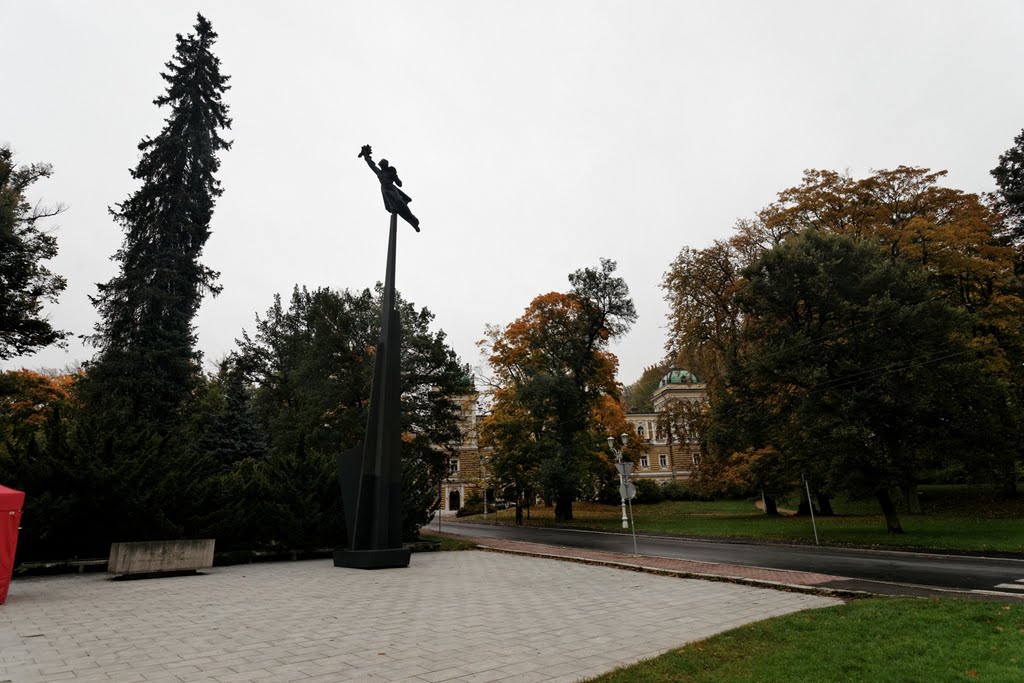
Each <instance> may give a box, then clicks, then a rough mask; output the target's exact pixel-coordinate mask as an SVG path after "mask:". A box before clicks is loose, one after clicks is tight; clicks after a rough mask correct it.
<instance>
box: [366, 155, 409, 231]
mask: <svg viewBox="0 0 1024 683" xmlns="http://www.w3.org/2000/svg"><path fill="white" fill-rule="evenodd" d="M359 156H360V157H362V158H363V159H365V160H366V165H367V166H369V167H370V170H371V171H373V172H374V174H376V176H377V180H379V181H380V193H381V196H383V197H384V208H385V209H387V210H388V213H395V214H398V215H399V216H401V217H402V218H403V219H404V220H405V222H406V223H408V224H409V225H411V226H412V227H413V229H414V230H415V231H416V232H419V231H420V220H419V219H418V218H416V216H414V215H412V212H411V211H409V202H411V201H412V197H410V196H409V195H407V194H406V193H404V192H402V190H400V189H399V188H400V187H401V186H402V181H401V180H399V178H398V169H396V168H395V167H394V166H391V165H390V164H388V160H387V159H381V160H380V166H378V165H377V164H375V163H373V148H372V147H370V145H363V148H362V149H361V150H360V152H359Z"/></svg>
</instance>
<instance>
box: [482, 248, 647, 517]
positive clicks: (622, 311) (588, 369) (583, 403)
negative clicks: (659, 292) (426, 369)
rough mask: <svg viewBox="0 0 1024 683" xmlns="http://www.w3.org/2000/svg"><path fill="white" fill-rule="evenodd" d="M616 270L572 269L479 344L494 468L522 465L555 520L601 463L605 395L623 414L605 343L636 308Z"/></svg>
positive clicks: (566, 512) (605, 265) (568, 512)
mask: <svg viewBox="0 0 1024 683" xmlns="http://www.w3.org/2000/svg"><path fill="white" fill-rule="evenodd" d="M615 267H616V264H615V262H614V261H611V260H608V259H601V263H600V267H599V268H583V269H581V270H577V271H576V272H574V273H572V274H571V275H570V276H569V282H570V284H571V285H572V289H571V290H570V291H569V292H568V293H560V292H550V293H548V294H542V295H541V296H538V297H537V298H535V299H534V300H533V301H532V302H531V303H530V306H529V307H528V308H527V309H526V311H525V312H524V313H523V315H521V316H520V317H519V318H517V319H516V320H514V321H513V322H511V323H510V324H509V325H508V326H506V327H504V328H491V329H489V330H488V339H487V340H486V341H485V344H486V345H487V347H488V349H489V351H490V358H489V361H490V364H491V368H492V369H493V373H494V380H495V384H496V386H495V390H494V403H493V411H492V414H491V416H490V417H488V419H487V420H486V421H485V424H484V427H483V437H484V439H485V440H486V441H487V442H488V443H490V444H491V445H493V446H494V448H495V460H496V461H498V462H496V468H497V469H505V470H515V469H516V467H515V466H514V463H518V464H519V465H522V467H519V468H518V469H519V470H521V471H522V473H523V474H522V476H523V477H524V481H525V478H526V477H532V478H533V480H534V481H536V482H537V485H538V486H539V487H540V492H541V493H542V495H544V496H545V497H546V498H548V499H550V500H553V501H554V502H555V518H556V519H558V520H560V521H567V520H571V519H572V503H573V501H574V500H575V499H576V498H577V497H579V495H580V494H581V492H582V491H583V490H584V488H585V486H586V484H587V482H588V481H593V480H594V477H595V476H597V475H598V473H600V472H601V471H602V470H605V469H607V458H606V457H605V456H604V455H603V453H604V450H605V448H604V446H603V444H604V440H605V439H606V437H607V436H608V433H609V428H610V427H611V425H602V424H600V423H599V420H600V419H602V418H601V415H603V414H605V413H606V412H607V411H608V410H609V405H608V404H607V402H606V401H607V399H608V398H611V399H613V402H614V403H615V404H616V405H618V406H619V409H620V411H621V405H622V404H621V401H620V390H619V386H618V384H617V382H616V380H615V373H616V370H617V368H618V359H617V358H616V357H615V355H614V354H613V353H611V352H610V351H608V345H609V344H610V343H611V342H612V341H613V340H615V339H617V338H619V337H621V336H622V335H624V334H625V333H626V332H627V331H628V330H629V328H630V327H631V326H632V324H633V322H634V321H635V320H636V309H635V308H634V306H633V300H632V299H631V298H630V296H629V287H628V286H627V285H626V282H625V281H624V280H623V279H622V278H620V277H617V276H616V275H615V274H614V273H615ZM612 412H614V411H612ZM604 419H609V418H604ZM615 428H620V427H619V425H617V424H616V425H615ZM502 461H504V462H502ZM506 465H508V467H506Z"/></svg>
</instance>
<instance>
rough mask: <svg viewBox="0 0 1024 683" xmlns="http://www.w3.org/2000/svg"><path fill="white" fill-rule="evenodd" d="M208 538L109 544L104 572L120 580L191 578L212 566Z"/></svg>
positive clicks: (211, 541) (211, 550)
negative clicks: (173, 576)
mask: <svg viewBox="0 0 1024 683" xmlns="http://www.w3.org/2000/svg"><path fill="white" fill-rule="evenodd" d="M213 544H214V539H212V538H201V539H188V540H181V541H138V542H135V543H112V544H111V545H110V560H109V561H108V562H107V572H108V573H110V574H117V575H118V576H119V577H124V576H142V575H146V574H158V575H168V574H186V573H187V574H194V573H195V572H196V571H197V570H199V569H207V568H209V567H212V566H213Z"/></svg>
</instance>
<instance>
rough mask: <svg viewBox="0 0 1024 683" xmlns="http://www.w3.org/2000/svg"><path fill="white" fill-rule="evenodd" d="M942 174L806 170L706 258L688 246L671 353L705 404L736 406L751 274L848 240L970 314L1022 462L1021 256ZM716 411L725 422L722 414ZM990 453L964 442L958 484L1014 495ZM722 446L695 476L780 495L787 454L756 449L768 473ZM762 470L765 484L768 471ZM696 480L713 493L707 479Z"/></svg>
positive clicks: (977, 201)
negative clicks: (768, 263)
mask: <svg viewBox="0 0 1024 683" xmlns="http://www.w3.org/2000/svg"><path fill="white" fill-rule="evenodd" d="M945 175H946V174H945V172H944V171H937V172H933V171H931V170H929V169H924V168H915V167H907V166H900V167H898V168H896V169H890V170H881V171H876V172H874V173H873V174H871V175H869V176H867V177H865V178H860V179H858V178H854V177H852V176H850V175H849V174H844V173H837V172H834V171H827V170H812V171H807V172H806V173H805V174H804V177H803V179H802V181H801V183H800V184H799V185H797V186H795V187H792V188H789V189H787V190H784V191H782V192H780V193H779V195H778V198H777V200H776V201H775V202H773V203H771V204H770V205H769V206H767V207H765V208H764V209H763V210H761V211H760V212H759V213H758V214H757V215H756V216H755V217H754V218H752V219H748V220H742V221H739V222H738V223H737V225H736V229H735V231H734V233H733V235H732V236H731V237H729V238H727V239H722V240H718V241H716V242H714V243H713V244H712V245H711V246H709V247H707V248H704V249H691V248H684V249H683V250H682V251H681V252H680V254H679V256H678V257H677V258H676V260H675V262H673V264H672V265H671V267H670V269H669V271H668V273H667V274H666V276H665V279H664V281H663V287H664V289H665V292H666V299H667V300H668V302H669V306H670V314H669V326H670V336H669V342H668V347H667V350H668V351H669V356H670V357H671V358H672V359H673V360H674V361H675V362H676V363H680V364H683V365H685V366H686V367H688V368H691V369H693V370H695V371H697V372H698V373H699V374H701V376H702V377H705V378H707V380H708V384H709V390H710V398H711V401H712V404H713V405H719V406H720V405H721V404H722V400H723V399H725V398H728V399H729V400H730V401H731V400H734V399H735V398H736V394H735V393H733V394H730V395H728V396H727V395H726V393H725V388H724V387H723V385H722V384H721V383H720V382H719V381H718V380H719V379H720V378H721V377H722V375H723V373H724V372H725V370H726V368H728V367H735V366H736V364H737V363H738V362H740V361H741V360H742V358H743V357H744V356H745V354H747V353H748V352H749V349H748V348H746V345H747V344H748V343H749V340H750V339H751V337H750V335H746V337H744V329H745V328H746V327H747V326H749V322H750V321H749V320H747V319H746V317H745V313H744V311H743V308H742V306H741V305H740V304H741V301H742V296H743V295H742V293H743V291H744V290H745V288H746V287H747V286H748V274H747V273H748V271H747V269H749V268H750V267H751V266H752V264H755V263H756V262H758V261H759V260H760V259H761V258H762V257H763V256H764V254H766V253H767V252H768V251H769V250H772V249H774V248H776V247H778V246H780V245H782V244H784V243H786V242H788V241H789V240H791V239H793V238H795V237H799V236H800V235H803V234H805V233H807V232H814V233H818V234H822V235H832V236H841V237H846V238H850V239H852V240H853V241H854V242H856V243H861V244H868V245H871V246H873V247H874V248H875V249H877V250H878V252H880V253H881V254H883V255H884V256H885V257H886V258H888V259H889V260H891V261H892V262H900V263H908V264H909V265H910V266H911V267H915V268H918V269H919V270H920V271H921V273H922V275H923V276H924V278H925V279H926V281H927V285H928V287H929V290H930V296H932V297H933V298H934V299H936V300H940V301H944V302H945V303H947V304H950V305H952V307H953V308H954V309H958V310H959V311H960V312H962V313H963V314H965V315H966V319H967V321H968V332H967V334H968V336H969V342H968V343H969V345H968V348H969V350H970V351H971V353H973V354H974V355H975V356H976V358H977V360H978V362H979V363H980V367H981V368H982V369H983V370H982V371H983V372H984V373H985V375H986V377H987V378H988V379H989V380H991V381H992V387H993V390H992V391H991V392H989V394H990V399H991V403H992V405H991V407H992V409H993V410H995V409H996V408H998V409H999V410H1000V411H1003V412H1005V411H1006V409H1007V406H1009V412H1010V414H1012V415H1016V416H1017V417H1016V418H1015V419H1014V420H1012V421H1011V422H1012V423H1008V424H1006V425H1005V431H1003V432H1002V434H1003V436H1002V440H1003V441H1002V443H1003V444H1004V445H1006V444H1009V445H1010V450H1011V452H1012V451H1013V450H1017V457H1018V458H1019V453H1020V450H1021V449H1020V443H1021V439H1020V434H1021V429H1020V415H1021V408H1020V407H1021V405H1022V404H1024V401H1022V397H1024V391H1022V388H1024V378H1022V376H1021V372H1020V371H1019V368H1020V367H1022V362H1024V334H1022V327H1021V325H1020V321H1021V320H1022V319H1024V299H1022V296H1021V292H1022V291H1024V289H1022V287H1021V285H1022V282H1021V279H1020V277H1019V275H1018V274H1017V273H1015V271H1014V264H1015V260H1016V258H1017V255H1016V254H1015V248H1014V245H1013V244H1011V243H1009V242H1008V241H1007V240H1006V239H1004V238H1003V237H1002V235H1003V234H1004V233H1005V226H1004V225H1003V223H1004V221H1005V220H1006V219H1005V216H1004V215H1002V214H1001V213H1000V212H998V211H995V210H993V208H992V207H991V206H990V205H989V204H988V203H986V202H985V201H983V199H982V198H981V197H979V196H978V195H975V194H971V193H968V192H963V191H961V190H958V189H955V188H949V187H944V186H942V185H941V184H940V183H941V182H942V181H943V179H944V177H945ZM744 339H746V340H748V341H744ZM821 343H822V344H824V343H825V342H824V341H823V342H821ZM872 381H874V380H873V377H872V376H871V375H869V374H865V375H864V376H863V377H861V378H860V384H861V385H863V384H866V383H869V382H872ZM736 390H737V388H736V387H732V389H731V390H730V391H733V392H735V391H736ZM950 391H956V387H950ZM978 409H979V410H982V408H981V407H979V408H978ZM987 412H988V413H991V412H992V411H987ZM717 414H718V415H719V417H720V418H721V416H722V411H718V413H717ZM712 427H715V428H718V431H719V432H720V433H731V434H736V433H737V431H738V430H737V425H726V424H717V425H712ZM740 431H742V430H740ZM749 445H750V446H751V447H754V446H757V447H762V446H764V447H767V446H772V445H773V444H753V443H752V444H749ZM996 446H997V445H993V444H986V443H985V442H983V441H972V442H969V443H966V444H964V447H965V448H967V449H968V451H970V452H971V457H970V458H967V459H964V458H960V459H958V462H959V464H960V466H961V467H962V468H963V474H962V475H963V476H967V477H972V478H974V479H975V480H979V481H989V482H999V483H1000V484H1002V485H1003V487H1004V489H1005V491H1006V492H1007V495H1012V492H1013V491H1014V490H1015V481H1014V464H1013V461H1014V457H1013V455H1012V454H1011V455H1007V453H1006V449H1005V448H1003V447H1002V445H998V446H999V447H996ZM730 448H731V449H732V450H730V451H729V452H720V451H719V452H715V449H714V448H713V449H712V454H711V455H712V459H711V460H708V461H706V463H705V465H706V466H705V467H703V468H702V470H703V474H704V475H705V478H708V477H713V478H715V479H718V480H719V481H720V482H729V486H733V485H734V484H735V483H736V482H740V481H744V480H745V481H750V482H753V485H754V486H755V488H758V487H764V486H769V485H770V486H773V487H779V488H777V490H784V488H785V485H784V483H782V482H780V481H779V478H778V472H780V471H784V470H786V469H787V468H786V467H785V462H783V461H784V460H785V459H786V454H785V453H784V452H782V451H781V450H779V449H771V448H768V449H767V450H762V451H757V452H758V453H760V454H761V455H764V454H771V458H769V459H770V460H771V461H772V462H773V463H775V464H773V466H772V467H770V468H767V469H766V468H764V467H760V466H759V467H757V468H752V467H751V466H750V464H751V463H752V462H755V461H757V462H762V463H763V462H766V459H765V458H764V457H758V458H750V457H745V456H744V455H743V454H744V453H746V452H747V451H745V450H744V449H743V448H742V444H732V446H730ZM952 450H957V449H952ZM750 452H753V451H750ZM960 452H961V453H962V452H963V451H960ZM716 459H717V461H716ZM956 464H957V463H950V464H949V465H950V466H951V467H952V466H954V465H956ZM730 468H736V469H737V470H738V471H735V472H733V471H731V470H730ZM754 470H757V472H755V471H754ZM768 470H771V472H772V473H773V474H772V476H766V475H765V474H764V472H767V471H768ZM789 470H790V473H792V471H793V469H792V468H789ZM797 471H798V470H797ZM914 479H915V476H914V472H912V471H908V472H907V473H906V474H905V481H904V482H902V486H901V488H904V489H905V490H906V492H907V494H908V496H909V497H911V501H910V502H911V504H913V502H914V501H913V498H912V491H913V489H914V488H915V481H914ZM770 480H774V483H773V484H770V483H769V482H770ZM704 483H705V484H708V485H711V486H712V487H713V486H714V482H711V481H705V482H704Z"/></svg>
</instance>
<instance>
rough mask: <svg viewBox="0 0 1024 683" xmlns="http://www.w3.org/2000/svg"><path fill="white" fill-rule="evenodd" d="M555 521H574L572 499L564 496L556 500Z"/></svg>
mask: <svg viewBox="0 0 1024 683" xmlns="http://www.w3.org/2000/svg"><path fill="white" fill-rule="evenodd" d="M555 521H556V522H571V521H572V498H570V497H568V496H563V497H559V498H558V499H556V500H555Z"/></svg>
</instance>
